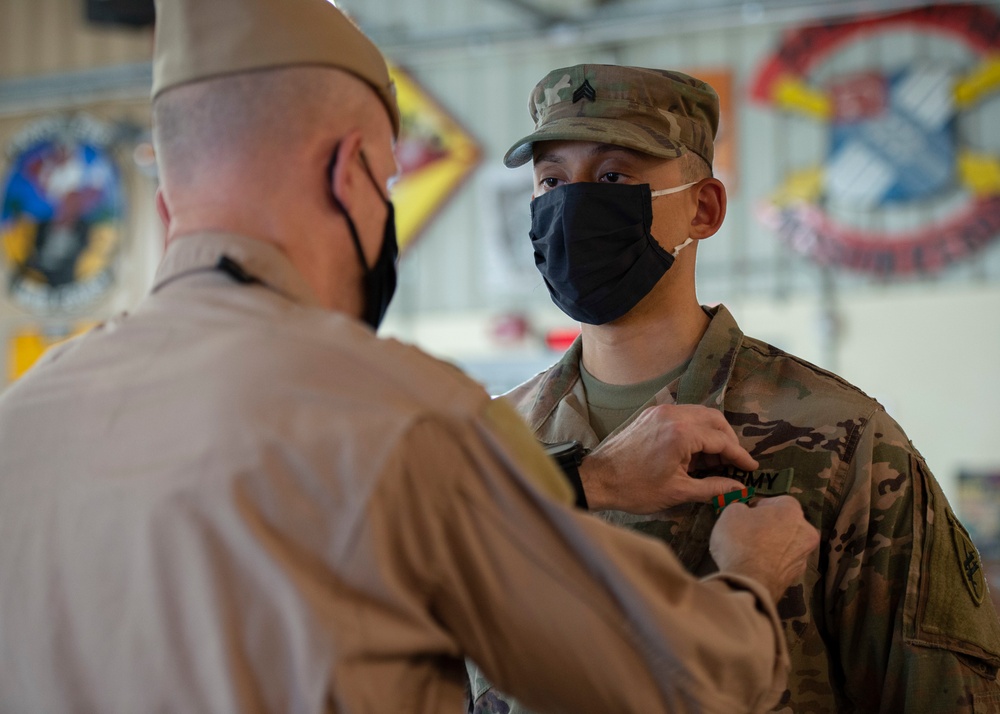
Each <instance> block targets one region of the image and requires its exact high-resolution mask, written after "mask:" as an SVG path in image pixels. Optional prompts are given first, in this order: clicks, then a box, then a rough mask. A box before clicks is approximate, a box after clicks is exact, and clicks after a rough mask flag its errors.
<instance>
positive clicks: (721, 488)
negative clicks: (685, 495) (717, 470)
mask: <svg viewBox="0 0 1000 714" xmlns="http://www.w3.org/2000/svg"><path fill="white" fill-rule="evenodd" d="M691 481H692V483H691V484H690V491H691V496H692V500H703V501H707V500H709V499H711V498H712V496H718V495H719V494H720V493H729V492H730V491H741V490H743V489H744V488H746V486H744V485H743V484H742V483H740V482H739V481H737V480H735V479H731V478H725V477H723V476H706V477H705V478H696V479H691Z"/></svg>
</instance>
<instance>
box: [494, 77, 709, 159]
mask: <svg viewBox="0 0 1000 714" xmlns="http://www.w3.org/2000/svg"><path fill="white" fill-rule="evenodd" d="M528 111H529V112H530V113H531V118H532V119H534V120H535V131H534V132H533V133H531V134H529V135H528V136H526V137H524V138H523V139H521V140H520V141H518V142H517V143H516V144H514V146H512V147H511V148H510V150H509V151H508V152H507V155H506V156H504V159H503V162H504V165H505V166H507V167H508V168H515V167H517V166H521V165H522V164H525V163H527V162H528V161H530V160H531V147H532V144H534V142H536V141H553V140H568V141H597V142H601V143H605V144H614V145H616V146H625V147H628V148H630V149H635V150H637V151H642V152H645V153H647V154H652V155H653V156H659V157H662V158H677V157H679V156H683V155H684V154H685V153H686V152H687V151H689V150H690V151H693V152H694V153H696V154H697V155H698V156H700V157H701V158H703V159H705V161H707V162H708V165H709V166H711V165H712V158H713V156H714V153H715V151H714V144H713V142H714V140H715V134H716V132H717V131H718V129H719V95H718V94H716V93H715V90H714V89H712V88H711V87H710V86H709V85H708V84H706V83H705V82H702V81H701V80H699V79H695V78H694V77H690V76H688V75H686V74H683V73H681V72H671V71H668V70H662V69H645V68H642V67H619V66H617V65H605V64H578V65H576V66H575V67H565V68H563V69H557V70H553V71H552V72H549V73H548V74H547V75H546V76H545V78H544V79H542V81H541V82H539V83H538V84H536V85H535V88H534V90H533V91H532V92H531V97H530V98H529V100H528Z"/></svg>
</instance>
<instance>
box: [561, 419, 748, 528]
mask: <svg viewBox="0 0 1000 714" xmlns="http://www.w3.org/2000/svg"><path fill="white" fill-rule="evenodd" d="M724 463H725V464H732V465H734V466H736V467H737V468H740V469H744V470H747V471H752V470H753V469H756V468H757V466H758V464H757V462H756V461H755V460H754V459H753V457H751V456H750V453H749V452H748V451H747V450H746V449H744V448H743V447H742V446H740V443H739V440H738V439H737V438H736V432H735V431H733V428H732V427H731V426H730V425H729V423H728V422H727V421H726V418H725V417H724V416H723V415H722V412H720V411H719V410H717V409H710V408H709V407H704V406H700V405H693V404H686V405H676V404H663V405H658V406H654V407H650V408H648V409H646V410H645V411H644V412H642V414H640V415H639V417H638V418H637V419H636V420H635V421H634V422H633V423H632V424H630V425H629V426H628V428H627V429H624V430H623V431H621V432H620V433H618V434H616V435H614V436H612V437H610V438H608V439H606V440H605V441H604V442H603V443H602V444H601V445H600V446H598V447H597V448H596V449H594V450H593V451H592V452H590V453H589V454H588V455H587V457H586V458H585V459H584V460H583V463H581V464H580V480H581V481H582V482H583V489H584V491H585V492H586V494H587V503H588V504H589V508H590V510H592V511H602V510H609V509H614V510H617V511H625V512H627V513H635V514H640V515H641V514H651V513H659V512H660V511H663V510H665V509H667V508H670V507H671V506H676V505H679V504H682V503H691V502H701V501H706V502H707V501H708V500H709V499H711V498H712V496H715V495H717V494H719V493H725V492H726V491H733V490H736V489H741V488H743V484H742V483H740V482H739V481H736V480H734V479H731V478H724V477H722V476H708V477H706V478H701V479H696V478H692V477H691V475H690V473H691V472H692V471H695V470H700V469H704V468H708V467H712V466H718V465H720V464H724Z"/></svg>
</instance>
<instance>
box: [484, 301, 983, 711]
mask: <svg viewBox="0 0 1000 714" xmlns="http://www.w3.org/2000/svg"><path fill="white" fill-rule="evenodd" d="M708 312H709V314H710V315H712V322H711V325H710V327H709V329H708V331H707V332H706V333H705V336H704V337H703V339H702V341H701V343H700V344H699V346H698V348H697V350H696V353H695V355H694V357H693V358H692V360H691V363H690V365H689V367H688V369H687V370H686V372H685V373H684V374H682V375H681V376H680V377H679V378H678V379H677V380H675V381H674V382H672V383H671V384H669V385H667V386H666V387H665V388H664V389H663V390H662V391H661V392H659V393H658V394H657V395H656V397H655V398H654V401H651V402H650V404H652V403H654V402H655V403H680V404H704V405H707V406H712V407H715V408H717V409H721V410H723V412H724V413H725V415H726V418H727V419H728V420H729V422H730V423H731V424H732V425H733V427H734V428H735V429H736V432H737V434H739V436H740V440H741V442H742V444H743V445H744V446H745V447H746V448H747V449H748V450H749V451H750V453H751V454H753V456H754V458H756V459H757V460H758V461H759V462H760V464H761V466H760V470H759V471H758V472H755V473H754V474H745V473H742V474H741V473H736V474H734V475H735V476H736V477H737V478H741V479H742V480H744V482H752V481H756V482H757V483H759V484H761V485H762V486H763V487H764V490H765V491H767V490H768V488H767V487H768V484H769V483H770V485H771V490H772V493H774V492H781V491H787V492H789V493H791V494H792V495H793V496H795V497H796V498H797V499H798V500H799V501H800V502H801V504H802V506H803V509H804V511H805V514H806V517H807V518H808V519H809V521H810V522H811V523H812V524H813V525H814V526H816V528H818V529H819V530H820V533H821V536H822V538H821V545H820V548H819V549H818V550H817V552H816V553H814V554H813V556H812V557H811V560H810V562H809V565H808V569H807V573H806V575H805V578H804V582H803V583H802V584H800V585H796V586H793V587H792V588H790V589H789V591H788V592H787V594H786V595H785V597H784V598H783V599H782V600H781V602H780V603H779V605H778V611H779V613H780V614H781V617H782V624H783V627H784V630H785V636H786V637H787V640H788V645H789V650H790V654H791V659H792V671H791V674H790V676H789V682H788V689H787V690H786V691H785V693H784V695H783V696H782V698H781V701H780V703H779V705H778V706H777V707H776V708H775V710H774V711H777V712H784V713H792V712H795V713H796V714H806V713H809V714H823V713H826V712H881V713H884V714H900V713H902V712H906V713H907V714H931V713H933V714H943V713H945V712H947V713H948V714H952V713H956V714H957V713H966V712H968V713H970V714H971V713H973V712H974V713H976V714H979V713H981V712H1000V684H998V681H997V672H998V668H1000V622H998V619H997V614H996V612H995V610H994V608H993V605H992V602H991V600H990V596H989V593H988V591H987V588H986V582H985V579H984V576H983V571H982V567H981V564H980V561H979V555H978V553H977V552H976V550H975V548H974V547H973V545H972V543H971V541H969V538H968V535H967V534H966V532H965V530H964V528H963V527H962V525H961V523H959V521H958V519H957V518H956V517H955V514H954V512H953V511H952V509H951V507H950V506H949V504H948V501H947V499H946V498H945V495H944V493H943V492H942V491H941V488H940V487H939V485H938V483H937V481H936V480H935V479H934V476H933V475H932V474H931V472H930V470H929V469H928V468H927V465H926V464H925V463H924V460H923V458H922V457H921V456H920V454H919V453H918V452H917V450H916V448H915V447H914V446H913V445H912V444H911V443H910V441H909V440H908V439H907V437H906V435H905V434H904V433H903V431H902V430H901V429H900V427H899V426H898V425H897V424H896V423H895V421H893V420H892V419H891V418H890V417H889V416H888V415H887V414H886V412H885V410H884V409H883V408H882V406H881V405H879V404H878V403H877V402H876V401H875V400H873V399H871V398H869V397H868V396H866V395H865V394H864V393H862V392H861V391H860V390H858V389H857V388H855V387H853V386H851V385H850V384H848V383H846V382H845V381H843V380H842V379H840V378H839V377H837V376H836V375H833V374H831V373H829V372H825V371H823V370H821V369H819V368H817V367H815V366H813V365H811V364H809V363H807V362H805V361H803V360H800V359H798V358H796V357H793V356H791V355H789V354H786V353H784V352H782V351H781V350H778V349H776V348H774V347H772V346H770V345H767V344H765V343H763V342H759V341H757V340H754V339H751V338H748V337H746V336H744V335H743V333H742V332H741V331H740V329H739V327H738V326H737V325H736V322H735V320H734V319H733V317H732V316H731V314H730V313H729V312H728V311H727V310H726V309H725V308H724V307H719V308H717V309H715V310H709V311H708ZM580 354H581V347H580V343H579V340H578V341H577V343H576V344H574V346H573V347H571V348H570V349H569V350H568V351H567V353H566V355H565V356H564V357H563V359H562V360H561V361H560V362H558V363H557V364H556V365H554V366H553V367H552V368H550V369H549V370H548V371H546V372H543V373H542V374H540V375H538V376H537V377H535V378H533V379H532V380H530V381H529V382H527V383H525V384H524V385H522V386H520V387H518V388H517V389H515V390H514V391H513V392H511V393H510V394H509V395H507V397H506V398H508V399H509V400H510V401H511V402H512V403H513V404H514V405H515V406H516V407H517V408H518V409H519V410H520V411H521V413H522V414H523V415H524V416H525V417H526V418H527V420H528V423H529V426H530V427H531V429H532V430H533V431H534V433H535V435H536V436H537V437H538V438H540V439H542V440H543V441H547V442H550V443H552V442H557V441H562V440H566V439H571V438H572V439H578V440H580V441H581V442H582V443H583V444H584V445H585V446H588V447H591V448H592V447H594V446H597V438H596V436H595V435H594V433H593V431H592V430H591V428H590V426H589V423H588V417H587V408H586V395H585V394H584V392H583V389H582V385H581V382H580V379H579V360H580ZM630 421H631V420H630ZM627 424H628V422H626V424H623V425H622V427H621V428H624V427H625V426H627ZM789 469H791V470H792V472H791V478H790V479H787V478H784V479H782V478H778V477H777V476H776V474H782V473H783V474H785V475H786V476H788V475H789V471H788V470H789ZM705 475H707V474H705ZM771 476H773V477H774V478H769V477H771ZM782 481H784V483H782ZM758 493H760V491H758ZM764 497H767V496H764ZM598 515H599V516H600V517H602V518H605V519H607V520H609V521H612V522H615V523H619V524H622V525H624V526H626V527H629V528H633V529H635V530H638V531H642V532H645V533H648V534H650V535H651V536H654V537H656V538H659V539H661V540H662V541H664V542H665V543H668V544H670V545H671V546H672V547H673V548H674V549H675V551H676V552H677V554H678V556H679V557H680V558H681V560H682V561H683V562H684V564H685V567H687V568H688V570H689V571H691V572H692V573H695V574H707V573H710V572H713V571H714V570H716V566H715V564H714V563H713V562H712V558H711V556H710V555H709V552H708V538H709V533H710V532H711V529H712V526H713V524H714V523H715V519H716V515H715V514H714V512H713V509H712V507H711V505H709V504H688V505H685V506H680V507H677V508H674V509H671V510H670V511H668V512H667V513H666V514H664V515H661V516H657V517H637V516H631V515H628V514H624V513H617V512H604V513H600V514H598ZM470 672H471V674H472V677H471V683H472V692H473V695H474V700H475V703H476V707H477V708H476V711H477V712H484V713H485V712H494V711H500V709H499V708H498V702H499V701H506V702H507V703H508V704H509V711H510V713H511V714H524V713H525V711H526V710H525V709H523V708H522V707H521V706H520V705H519V704H518V703H517V702H516V701H514V700H511V699H508V698H505V697H503V695H502V694H500V693H498V692H495V691H493V690H491V688H490V685H489V682H487V681H485V680H484V679H483V678H482V676H481V675H480V674H479V673H478V672H477V671H476V670H475V667H474V666H472V665H470ZM480 703H482V704H481V705H480Z"/></svg>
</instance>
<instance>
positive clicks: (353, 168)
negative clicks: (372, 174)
mask: <svg viewBox="0 0 1000 714" xmlns="http://www.w3.org/2000/svg"><path fill="white" fill-rule="evenodd" d="M360 153H361V132H360V131H359V130H357V129H355V130H354V131H352V132H350V133H349V134H347V135H346V136H345V137H344V138H342V139H341V140H340V143H339V144H338V145H337V153H336V156H335V157H334V159H333V170H332V171H331V172H330V177H329V180H330V191H331V192H332V193H333V197H334V198H335V199H336V201H337V203H338V204H340V207H341V209H342V210H344V211H348V212H350V211H351V209H352V208H354V195H355V192H356V189H357V186H358V180H359V174H358V170H359V167H360V166H361V159H360Z"/></svg>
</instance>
